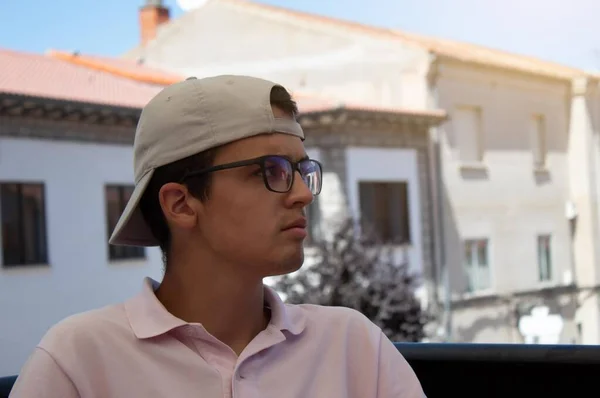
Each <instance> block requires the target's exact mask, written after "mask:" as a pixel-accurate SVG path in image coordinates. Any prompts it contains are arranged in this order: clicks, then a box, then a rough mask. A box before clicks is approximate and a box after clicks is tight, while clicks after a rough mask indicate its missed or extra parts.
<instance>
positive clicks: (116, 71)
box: [47, 50, 184, 86]
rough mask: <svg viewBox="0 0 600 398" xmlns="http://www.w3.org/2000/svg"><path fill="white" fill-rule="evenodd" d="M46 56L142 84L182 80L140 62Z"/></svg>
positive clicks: (53, 53) (58, 53) (62, 54)
mask: <svg viewBox="0 0 600 398" xmlns="http://www.w3.org/2000/svg"><path fill="white" fill-rule="evenodd" d="M47 55H48V56H50V57H52V58H56V59H60V60H63V61H67V62H70V63H72V64H75V65H79V66H83V67H86V68H90V69H93V70H97V71H102V72H108V73H111V74H113V75H116V76H120V77H125V78H128V79H133V80H137V81H139V82H143V83H149V84H155V85H161V86H167V85H169V84H173V83H176V82H178V81H180V80H183V79H184V77H183V76H179V75H177V74H174V73H169V72H166V71H164V70H159V69H156V68H151V67H149V66H146V65H144V64H143V63H140V62H135V61H132V60H128V59H120V58H109V57H99V56H95V55H80V54H78V53H76V54H74V53H69V52H66V51H59V50H49V51H48V52H47Z"/></svg>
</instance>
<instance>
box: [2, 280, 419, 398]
mask: <svg viewBox="0 0 600 398" xmlns="http://www.w3.org/2000/svg"><path fill="white" fill-rule="evenodd" d="M157 286H158V283H157V282H155V281H153V280H151V279H149V278H147V279H146V280H145V281H144V286H143V289H142V291H141V293H140V294H139V295H137V296H136V297H134V298H132V299H131V300H129V301H126V302H124V303H122V304H118V305H112V306H108V307H105V308H102V309H97V310H93V311H89V312H85V313H82V314H78V315H74V316H71V317H69V318H67V319H65V320H63V321H61V322H60V323H58V324H57V325H55V326H54V327H52V328H51V329H50V330H49V331H48V333H47V334H46V335H45V336H44V337H43V339H42V341H41V342H40V344H39V345H38V346H37V347H36V348H35V351H34V352H33V354H32V355H31V357H30V358H29V360H28V361H27V363H26V364H25V366H24V367H23V369H22V371H21V374H20V376H19V378H18V379H17V382H16V384H15V386H14V389H13V391H12V393H11V395H10V396H11V397H14V398H18V397H23V398H27V397H32V398H33V397H36V398H40V397H61V398H69V397H85V398H92V397H98V398H100V397H102V398H108V397H123V398H125V397H127V398H138V397H140V398H141V397H145V398H146V397H169V398H178V397H182V398H184V397H185V398H189V397H202V398H217V397H218V398H222V397H228V398H231V397H239V398H253V397H256V398H259V397H260V398H282V397H285V398H292V397H298V398H309V397H310V398H313V397H318V398H320V397H327V398H330V397H331V398H334V397H335V398H342V397H352V398H371V397H379V398H384V397H385V398H392V397H398V398H399V397H403V398H422V397H424V396H425V395H424V393H423V390H422V389H421V385H420V383H419V381H418V379H417V377H416V376H415V374H414V372H413V371H412V369H411V367H410V366H409V364H408V363H407V362H406V360H405V359H404V357H402V355H401V354H400V353H399V352H398V350H397V349H396V348H395V347H394V345H393V344H392V343H391V342H390V341H389V340H388V339H387V338H386V337H385V335H384V334H383V333H382V332H381V330H380V329H379V328H378V327H377V326H376V325H374V324H373V323H371V322H370V321H369V320H368V319H367V318H366V317H364V316H363V315H362V314H361V313H359V312H357V311H354V310H350V309H346V308H339V307H323V306H316V305H289V304H284V303H283V302H282V301H281V299H280V298H279V296H278V295H277V294H276V293H275V292H274V291H273V290H271V289H270V288H269V287H265V291H266V293H265V294H266V296H265V297H266V303H267V305H268V306H269V307H270V308H271V322H270V323H269V325H268V327H267V328H266V329H265V330H263V331H262V332H261V333H259V334H258V335H257V336H256V337H255V338H254V340H252V342H250V344H249V345H248V346H247V347H246V349H245V350H244V351H243V352H242V354H241V355H240V356H239V357H238V356H237V355H236V354H235V353H234V352H233V351H232V350H231V349H230V348H229V347H228V346H226V345H225V344H223V343H221V342H220V341H219V340H217V339H216V338H214V337H213V336H211V335H210V334H209V333H207V332H206V330H205V329H204V328H203V327H202V325H200V324H193V323H187V322H184V321H182V320H181V319H178V318H176V317H174V316H173V315H171V314H170V313H169V312H168V311H167V310H166V309H165V308H164V307H163V306H162V304H161V303H160V302H159V301H158V299H157V298H156V296H155V295H154V289H156V287H157Z"/></svg>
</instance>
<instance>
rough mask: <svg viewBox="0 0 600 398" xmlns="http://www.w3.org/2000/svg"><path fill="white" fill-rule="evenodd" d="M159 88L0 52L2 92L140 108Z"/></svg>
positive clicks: (58, 62)
mask: <svg viewBox="0 0 600 398" xmlns="http://www.w3.org/2000/svg"><path fill="white" fill-rule="evenodd" d="M161 88H162V87H161V86H157V85H151V84H147V83H142V82H139V81H136V80H132V79H128V78H124V77H120V76H118V75H116V74H113V73H107V72H102V71H97V70H94V69H91V68H87V67H82V66H79V65H75V64H73V63H70V62H64V61H61V60H58V59H55V58H51V57H48V56H45V55H39V54H30V53H23V52H17V51H12V50H2V49H0V92H3V93H10V94H19V95H28V96H34V97H45V98H52V99H60V100H70V101H78V102H87V103H95V104H103V105H111V106H122V107H134V108H141V107H143V106H144V105H145V104H146V103H147V102H148V101H149V100H150V99H151V98H152V97H153V96H154V95H156V93H157V92H158V91H159V90H160V89H161Z"/></svg>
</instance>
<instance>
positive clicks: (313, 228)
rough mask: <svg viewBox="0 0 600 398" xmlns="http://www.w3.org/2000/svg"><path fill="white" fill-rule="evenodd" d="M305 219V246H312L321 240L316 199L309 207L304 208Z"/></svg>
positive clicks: (319, 217)
mask: <svg viewBox="0 0 600 398" xmlns="http://www.w3.org/2000/svg"><path fill="white" fill-rule="evenodd" d="M306 219H307V221H308V237H307V239H306V244H307V245H313V244H315V243H316V242H318V241H319V240H320V239H321V211H320V209H319V203H318V202H317V201H316V199H315V201H313V202H312V203H311V204H310V205H308V206H306Z"/></svg>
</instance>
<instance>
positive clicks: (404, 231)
mask: <svg viewBox="0 0 600 398" xmlns="http://www.w3.org/2000/svg"><path fill="white" fill-rule="evenodd" d="M359 201H360V211H361V219H362V225H363V228H365V230H366V231H372V232H374V233H375V234H376V236H377V237H378V238H379V239H381V240H382V241H383V242H386V243H395V244H405V243H410V219H409V202H408V184H407V183H406V182H360V183H359Z"/></svg>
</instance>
